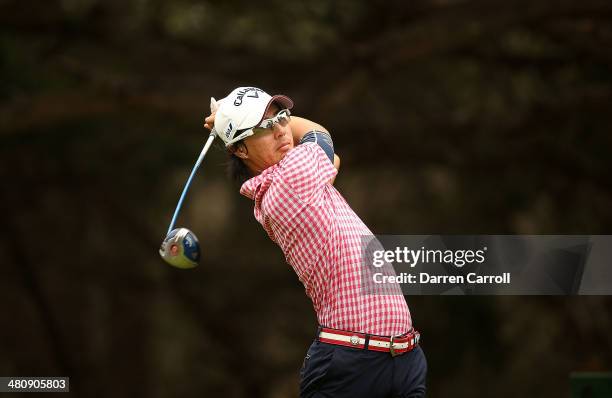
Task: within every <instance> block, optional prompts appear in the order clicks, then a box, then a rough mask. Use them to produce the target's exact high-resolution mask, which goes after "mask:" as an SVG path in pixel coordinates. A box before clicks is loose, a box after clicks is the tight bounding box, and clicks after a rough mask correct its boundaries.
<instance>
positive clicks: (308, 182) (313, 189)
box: [279, 142, 338, 204]
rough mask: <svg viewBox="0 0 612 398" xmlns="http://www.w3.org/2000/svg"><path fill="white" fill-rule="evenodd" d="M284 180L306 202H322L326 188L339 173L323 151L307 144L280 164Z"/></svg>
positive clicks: (314, 145)
mask: <svg viewBox="0 0 612 398" xmlns="http://www.w3.org/2000/svg"><path fill="white" fill-rule="evenodd" d="M279 166H280V170H279V171H280V173H281V175H282V178H283V180H284V181H285V182H286V183H287V185H289V187H290V188H291V189H292V190H293V192H294V193H295V194H296V195H297V196H298V197H299V198H300V199H301V200H302V201H304V202H306V203H310V204H314V203H317V202H318V201H319V200H320V197H321V194H322V193H323V190H324V188H325V186H326V185H327V184H328V183H329V182H330V180H331V179H332V178H333V177H334V176H335V175H336V174H337V173H338V171H337V170H336V168H335V167H334V166H333V164H332V163H330V161H329V159H328V158H327V155H326V154H325V152H323V149H321V147H320V146H319V145H317V144H315V143H312V142H307V143H304V144H302V145H298V146H297V147H295V148H294V149H293V150H291V151H289V153H288V154H287V156H285V158H284V159H283V160H282V161H281V163H280V164H279Z"/></svg>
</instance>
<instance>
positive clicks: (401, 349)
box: [204, 87, 427, 398]
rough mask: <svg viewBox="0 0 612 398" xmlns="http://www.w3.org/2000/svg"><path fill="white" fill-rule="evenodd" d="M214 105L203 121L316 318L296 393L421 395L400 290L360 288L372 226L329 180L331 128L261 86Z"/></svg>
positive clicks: (420, 370)
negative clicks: (363, 245)
mask: <svg viewBox="0 0 612 398" xmlns="http://www.w3.org/2000/svg"><path fill="white" fill-rule="evenodd" d="M218 105H219V107H218V109H217V111H216V112H213V113H212V114H211V115H210V116H209V117H207V118H206V120H205V125H204V126H205V127H206V128H208V129H212V128H213V127H214V129H215V131H216V133H217V135H218V136H219V137H220V138H221V139H222V140H223V141H224V143H225V146H226V148H227V150H228V154H229V156H230V161H231V170H232V173H233V175H234V177H235V178H237V179H238V180H241V182H243V183H242V186H241V188H240V193H241V194H242V195H244V196H246V197H248V198H249V199H252V200H253V201H254V204H255V209H254V214H255V218H256V219H257V221H258V222H259V223H261V225H262V226H263V228H264V229H265V230H266V232H267V233H268V235H269V236H270V238H271V239H272V241H274V242H275V243H276V244H277V245H278V246H280V248H281V249H282V250H283V253H284V254H285V258H286V260H287V263H289V264H290V265H291V266H292V267H293V269H294V271H295V272H296V274H297V276H298V278H299V279H300V281H301V282H302V283H303V284H304V287H305V289H306V294H307V295H308V296H309V297H310V298H311V299H312V302H313V305H314V309H315V311H316V314H317V319H318V322H319V325H320V326H319V328H318V330H317V335H316V338H315V341H314V342H313V343H312V345H311V346H310V348H309V350H308V353H307V354H306V357H305V359H304V365H303V367H302V370H301V372H300V378H301V379H300V396H301V397H340V398H342V397H351V398H357V397H367V398H377V397H381V398H382V397H422V396H424V395H425V377H426V372H427V364H426V360H425V356H424V354H423V352H422V350H421V348H420V347H419V345H418V341H419V337H420V336H419V334H418V332H416V331H415V330H414V329H413V327H412V320H411V316H410V311H409V310H408V306H407V304H406V301H405V299H404V296H403V295H402V293H401V290H400V289H399V287H397V288H395V287H393V286H389V287H388V289H389V291H388V294H366V293H364V291H363V290H362V286H361V284H362V279H361V267H362V266H363V265H362V261H361V257H362V253H361V237H362V236H364V235H372V232H371V231H370V230H369V229H368V227H367V226H366V225H365V224H364V223H363V222H362V221H361V219H360V218H359V217H358V216H357V215H356V214H355V212H353V210H352V209H351V208H350V207H349V205H348V204H347V202H346V201H345V200H344V198H343V197H342V195H341V194H340V193H339V192H338V191H337V190H336V189H335V188H334V187H333V185H332V184H333V180H334V178H335V176H336V174H337V173H338V171H337V169H338V168H339V165H340V160H339V158H338V156H337V155H335V154H334V146H333V143H332V139H331V137H330V135H329V133H328V131H327V130H325V129H324V128H323V127H322V126H320V125H318V124H316V123H314V122H312V121H309V120H307V119H303V118H300V117H296V116H291V109H292V108H293V101H292V100H291V99H289V98H288V97H286V96H283V95H275V96H270V95H268V94H267V93H266V92H264V91H263V90H261V89H259V88H255V87H240V88H237V89H235V90H234V91H232V92H231V93H230V94H229V95H228V96H227V97H225V98H224V99H222V100H220V101H219V103H218ZM394 289H396V290H394Z"/></svg>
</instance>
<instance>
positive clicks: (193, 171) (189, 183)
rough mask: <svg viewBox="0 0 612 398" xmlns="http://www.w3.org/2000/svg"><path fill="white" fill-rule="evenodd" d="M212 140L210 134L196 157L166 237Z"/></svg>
mask: <svg viewBox="0 0 612 398" xmlns="http://www.w3.org/2000/svg"><path fill="white" fill-rule="evenodd" d="M214 139H215V133H214V132H212V133H210V135H209V136H208V140H207V141H206V144H204V148H202V152H200V156H199V157H198V160H196V163H195V165H194V166H193V170H191V174H190V175H189V178H188V179H187V183H186V184H185V188H183V193H181V197H180V198H179V201H178V203H177V204H176V209H175V210H174V215H173V216H172V221H170V226H169V227H168V232H167V233H166V235H167V234H169V233H170V231H172V230H173V229H174V224H175V223H176V219H177V217H178V215H179V212H180V211H181V207H182V206H183V201H184V200H185V196H186V195H187V191H188V190H189V187H190V186H191V181H192V180H193V176H195V173H196V171H198V168H199V167H200V165H201V164H202V160H204V156H205V155H206V152H208V148H210V145H211V144H212V142H213V140H214Z"/></svg>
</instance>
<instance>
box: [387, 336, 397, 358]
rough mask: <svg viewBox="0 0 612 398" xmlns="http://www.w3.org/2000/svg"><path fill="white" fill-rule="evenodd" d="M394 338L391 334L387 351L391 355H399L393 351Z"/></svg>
mask: <svg viewBox="0 0 612 398" xmlns="http://www.w3.org/2000/svg"><path fill="white" fill-rule="evenodd" d="M394 338H395V336H391V340H390V341H389V353H390V354H391V356H392V357H396V356H398V355H399V353H397V352H396V351H395V348H394V347H393V344H394V343H393V339H394Z"/></svg>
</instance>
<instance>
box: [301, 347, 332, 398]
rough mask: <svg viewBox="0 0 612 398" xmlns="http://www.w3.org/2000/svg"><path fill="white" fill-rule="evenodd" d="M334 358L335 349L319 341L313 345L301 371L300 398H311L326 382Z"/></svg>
mask: <svg viewBox="0 0 612 398" xmlns="http://www.w3.org/2000/svg"><path fill="white" fill-rule="evenodd" d="M333 357H334V347H333V346H331V345H329V344H322V343H319V342H318V341H315V342H314V343H312V345H311V346H310V348H309V349H308V352H307V353H306V356H305V357H304V362H303V364H302V369H301V370H300V397H302V398H305V397H310V396H311V395H312V394H314V393H315V392H317V389H318V387H319V386H320V385H321V384H322V383H323V381H324V380H325V376H326V375H327V372H328V371H329V367H330V365H331V362H332V358H333Z"/></svg>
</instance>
